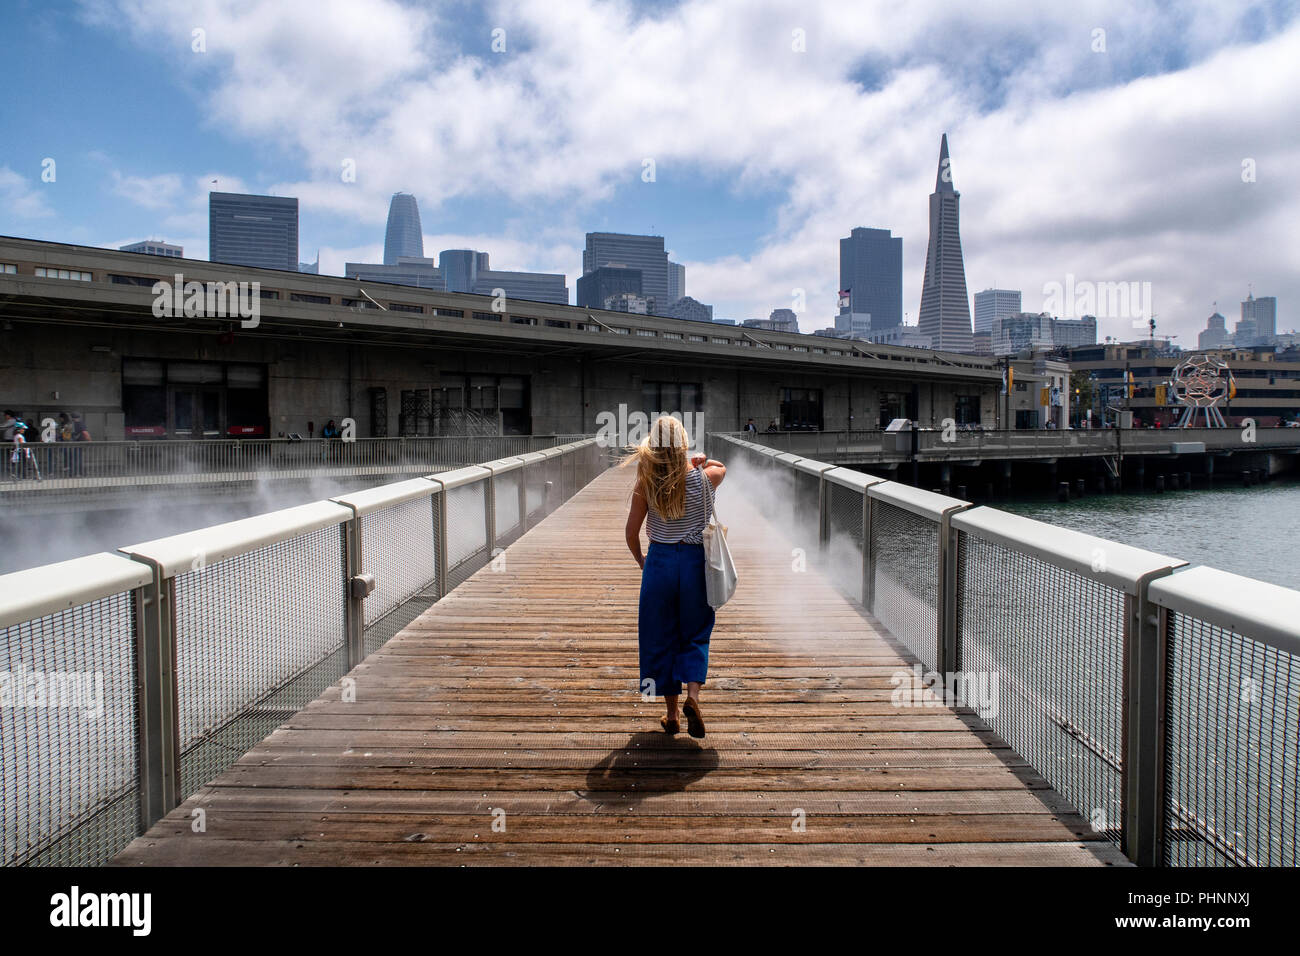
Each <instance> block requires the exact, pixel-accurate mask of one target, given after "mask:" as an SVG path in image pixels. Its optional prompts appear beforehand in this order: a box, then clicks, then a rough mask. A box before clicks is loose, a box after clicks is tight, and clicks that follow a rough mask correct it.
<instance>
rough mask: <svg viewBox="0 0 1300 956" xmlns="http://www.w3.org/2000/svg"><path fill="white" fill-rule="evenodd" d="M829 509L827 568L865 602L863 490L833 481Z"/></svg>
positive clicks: (828, 485) (829, 486) (828, 488)
mask: <svg viewBox="0 0 1300 956" xmlns="http://www.w3.org/2000/svg"><path fill="white" fill-rule="evenodd" d="M826 491H827V494H829V495H830V501H829V503H828V512H827V538H826V560H825V566H826V571H827V573H828V574H829V576H830V578H831V580H832V581H834V582H835V584H836V586H837V587H838V588H839V589H840V590H841V591H843V592H844V593H846V594H850V595H852V596H853V597H854V598H855V599H857V600H858V601H859V602H861V601H862V545H863V541H862V492H861V491H858V490H856V489H854V488H845V487H844V486H843V485H837V484H835V483H833V482H827V483H826Z"/></svg>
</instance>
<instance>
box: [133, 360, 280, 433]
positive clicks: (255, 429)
mask: <svg viewBox="0 0 1300 956" xmlns="http://www.w3.org/2000/svg"><path fill="white" fill-rule="evenodd" d="M122 411H123V418H124V422H123V424H124V425H125V429H126V435H127V437H128V438H148V437H154V438H166V437H171V438H181V439H189V440H199V439H204V438H224V437H227V436H230V437H233V438H239V437H246V436H247V437H254V436H265V435H266V434H267V429H268V426H269V424H270V415H269V411H268V403H267V375H266V366H265V365H254V364H244V363H226V362H179V361H168V360H163V359H137V358H125V359H123V360H122Z"/></svg>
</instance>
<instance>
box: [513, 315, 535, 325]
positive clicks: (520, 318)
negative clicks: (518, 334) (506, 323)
mask: <svg viewBox="0 0 1300 956" xmlns="http://www.w3.org/2000/svg"><path fill="white" fill-rule="evenodd" d="M510 323H511V324H512V325H536V324H537V320H536V319H534V318H533V317H531V316H528V315H512V316H510Z"/></svg>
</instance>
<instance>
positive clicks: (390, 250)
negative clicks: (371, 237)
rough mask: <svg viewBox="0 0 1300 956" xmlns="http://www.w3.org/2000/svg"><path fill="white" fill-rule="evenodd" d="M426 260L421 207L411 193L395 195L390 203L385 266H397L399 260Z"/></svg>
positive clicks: (385, 239) (385, 245) (385, 235)
mask: <svg viewBox="0 0 1300 956" xmlns="http://www.w3.org/2000/svg"><path fill="white" fill-rule="evenodd" d="M402 257H405V258H408V259H423V258H424V232H423V231H422V229H421V228H420V207H419V206H418V205H416V202H415V197H414V196H412V195H411V194H410V193H393V198H392V200H391V201H390V202H389V203H388V229H387V230H386V231H385V232H384V265H386V266H395V265H397V260H398V259H399V258H402Z"/></svg>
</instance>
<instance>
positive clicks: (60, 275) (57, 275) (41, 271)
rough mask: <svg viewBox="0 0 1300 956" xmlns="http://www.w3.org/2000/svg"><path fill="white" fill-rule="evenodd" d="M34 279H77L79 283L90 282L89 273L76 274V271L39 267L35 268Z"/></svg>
mask: <svg viewBox="0 0 1300 956" xmlns="http://www.w3.org/2000/svg"><path fill="white" fill-rule="evenodd" d="M36 277H37V278H38V279H77V280H79V281H81V282H89V281H90V280H91V274H90V273H89V272H78V271H77V270H76V269H50V268H43V267H40V266H38V267H37V268H36Z"/></svg>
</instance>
